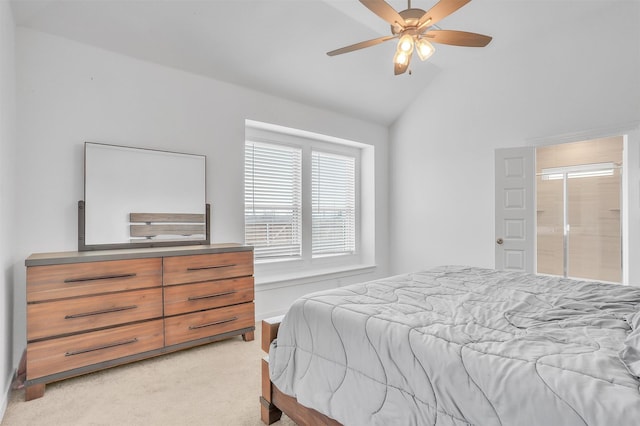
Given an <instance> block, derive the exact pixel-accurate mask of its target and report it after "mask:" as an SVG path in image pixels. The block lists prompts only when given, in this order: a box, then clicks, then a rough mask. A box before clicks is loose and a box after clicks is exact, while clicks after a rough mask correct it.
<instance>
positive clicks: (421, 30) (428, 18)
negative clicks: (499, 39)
mask: <svg viewBox="0 0 640 426" xmlns="http://www.w3.org/2000/svg"><path fill="white" fill-rule="evenodd" d="M407 1H408V7H407V9H406V10H402V11H400V12H397V11H396V10H395V9H394V8H393V7H391V6H390V5H389V3H387V2H386V1H384V0H360V3H362V4H363V5H365V6H366V7H367V8H368V9H369V10H370V11H372V12H373V13H375V14H376V15H378V16H379V17H381V18H382V19H384V20H385V21H387V22H388V23H389V24H390V25H391V35H389V36H384V37H378V38H374V39H373V40H367V41H362V42H360V43H356V44H352V45H350V46H346V47H342V48H340V49H336V50H332V51H331V52H327V55H329V56H336V55H341V54H343V53H348V52H353V51H354V50H359V49H364V48H365V47H370V46H375V45H377V44H380V43H383V42H385V41H388V40H392V39H396V38H397V39H399V41H398V47H397V49H396V54H395V55H394V57H393V71H394V73H395V75H398V74H402V73H404V72H405V71H406V70H407V69H408V68H409V63H410V62H411V56H412V54H413V51H414V48H415V50H416V52H417V53H418V56H419V57H420V59H421V60H423V61H424V60H426V59H427V58H428V57H430V56H431V55H432V54H433V52H435V48H434V47H433V45H432V44H431V43H432V42H433V43H442V44H449V45H453V46H467V47H484V46H486V45H487V44H489V42H490V41H491V37H489V36H486V35H482V34H476V33H468V32H465V31H455V30H441V29H433V26H434V25H435V24H436V23H437V22H439V21H440V20H441V19H443V18H446V17H447V16H449V15H451V14H452V13H453V12H455V11H456V10H458V9H460V8H461V7H462V6H464V5H465V4H467V3H469V2H470V1H471V0H440V1H439V2H438V3H436V4H435V6H433V7H432V8H431V9H429V10H428V11H426V12H425V11H424V10H422V9H414V8H412V7H411V0H407Z"/></svg>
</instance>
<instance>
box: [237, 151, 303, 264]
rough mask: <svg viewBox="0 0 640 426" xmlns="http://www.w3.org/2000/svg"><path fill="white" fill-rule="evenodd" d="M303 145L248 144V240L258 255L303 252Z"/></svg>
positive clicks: (289, 255) (283, 256) (278, 256)
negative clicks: (299, 146) (301, 148)
mask: <svg viewBox="0 0 640 426" xmlns="http://www.w3.org/2000/svg"><path fill="white" fill-rule="evenodd" d="M301 157H302V153H301V150H300V149H299V148H293V147H288V146H283V145H273V144H265V143H258V142H249V141H247V142H246V144H245V172H244V173H245V194H244V199H245V210H244V215H245V242H246V244H249V245H252V246H254V254H255V258H256V259H290V258H297V257H300V256H301V255H302V184H301V180H302V179H301V162H302V161H301Z"/></svg>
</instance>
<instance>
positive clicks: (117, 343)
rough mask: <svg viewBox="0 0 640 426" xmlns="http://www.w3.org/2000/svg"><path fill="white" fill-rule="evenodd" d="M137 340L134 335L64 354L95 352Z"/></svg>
mask: <svg viewBox="0 0 640 426" xmlns="http://www.w3.org/2000/svg"><path fill="white" fill-rule="evenodd" d="M137 341H138V338H137V337H134V338H133V339H129V340H123V341H121V342H114V343H109V344H106V345H102V346H96V347H94V348H87V349H80V350H77V351H71V352H67V353H65V354H64V356H73V355H80V354H86V353H87V352H95V351H100V350H102V349H109V348H115V347H116V346H123V345H129V344H131V343H136V342H137Z"/></svg>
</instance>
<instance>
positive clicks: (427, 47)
mask: <svg viewBox="0 0 640 426" xmlns="http://www.w3.org/2000/svg"><path fill="white" fill-rule="evenodd" d="M416 50H417V51H418V56H419V57H420V60H421V61H424V60H426V59H428V58H429V57H430V56H431V55H433V52H435V51H436V49H435V47H433V44H431V43H429V42H428V41H427V40H425V39H423V38H421V39H420V40H418V42H417V43H416Z"/></svg>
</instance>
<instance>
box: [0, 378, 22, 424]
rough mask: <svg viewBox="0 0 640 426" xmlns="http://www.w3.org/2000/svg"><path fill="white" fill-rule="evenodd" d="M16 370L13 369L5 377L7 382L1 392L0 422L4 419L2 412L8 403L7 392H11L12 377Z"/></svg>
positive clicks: (5, 409)
mask: <svg viewBox="0 0 640 426" xmlns="http://www.w3.org/2000/svg"><path fill="white" fill-rule="evenodd" d="M17 372H18V370H17V369H15V368H14V369H13V370H12V371H11V374H9V377H7V383H5V385H4V389H3V392H2V401H0V423H2V420H3V419H4V413H5V412H6V411H7V405H9V394H10V393H11V386H12V384H13V378H14V377H15V376H16V374H17Z"/></svg>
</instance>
